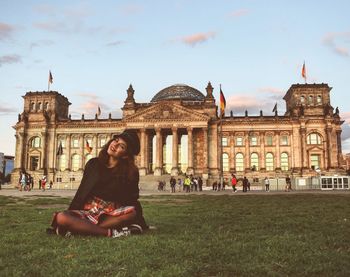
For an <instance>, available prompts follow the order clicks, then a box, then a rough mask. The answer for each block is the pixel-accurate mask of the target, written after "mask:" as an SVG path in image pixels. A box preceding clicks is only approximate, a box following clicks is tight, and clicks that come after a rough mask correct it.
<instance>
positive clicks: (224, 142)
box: [221, 137, 228, 146]
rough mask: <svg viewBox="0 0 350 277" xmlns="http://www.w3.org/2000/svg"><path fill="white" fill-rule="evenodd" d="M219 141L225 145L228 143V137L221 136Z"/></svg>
mask: <svg viewBox="0 0 350 277" xmlns="http://www.w3.org/2000/svg"><path fill="white" fill-rule="evenodd" d="M221 142H222V146H227V145H228V139H227V138H225V137H223V138H222V141H221Z"/></svg>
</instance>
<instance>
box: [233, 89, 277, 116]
mask: <svg viewBox="0 0 350 277" xmlns="http://www.w3.org/2000/svg"><path fill="white" fill-rule="evenodd" d="M275 103H276V101H266V100H262V99H261V98H258V97H256V96H250V95H247V94H236V95H233V96H229V97H227V98H226V114H229V112H230V111H231V110H232V111H233V113H234V114H236V115H237V114H240V115H242V114H244V112H245V111H246V110H247V111H248V114H250V115H253V114H255V115H257V114H259V112H260V110H262V111H263V112H264V114H265V115H268V114H272V112H271V111H272V109H273V106H274V105H275ZM281 108H282V105H281V104H280V103H278V111H280V110H281Z"/></svg>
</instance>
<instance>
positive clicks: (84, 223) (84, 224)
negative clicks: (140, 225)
mask: <svg viewBox="0 0 350 277" xmlns="http://www.w3.org/2000/svg"><path fill="white" fill-rule="evenodd" d="M135 216H136V211H133V212H130V213H128V214H125V215H121V216H118V217H115V216H110V215H105V216H104V217H103V218H101V220H100V222H99V223H98V224H93V223H91V222H90V221H89V220H87V219H83V218H80V217H78V215H77V214H76V213H74V212H73V211H63V212H59V213H58V214H57V215H56V223H57V225H58V226H59V227H63V228H64V229H66V230H69V231H71V232H73V233H75V234H80V235H93V236H108V229H110V228H118V227H120V226H121V225H123V223H126V222H128V221H130V220H132V219H134V218H135Z"/></svg>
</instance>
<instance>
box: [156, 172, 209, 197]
mask: <svg viewBox="0 0 350 277" xmlns="http://www.w3.org/2000/svg"><path fill="white" fill-rule="evenodd" d="M169 185H170V189H171V192H172V193H175V192H176V190H177V191H178V192H181V191H183V192H192V191H202V190H203V179H202V178H201V177H195V176H193V175H185V177H184V178H183V179H182V178H178V179H177V180H176V178H175V177H173V176H171V177H170V180H169ZM165 190H166V181H163V180H159V181H158V191H165Z"/></svg>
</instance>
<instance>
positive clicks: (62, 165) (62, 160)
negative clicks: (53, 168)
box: [58, 155, 67, 171]
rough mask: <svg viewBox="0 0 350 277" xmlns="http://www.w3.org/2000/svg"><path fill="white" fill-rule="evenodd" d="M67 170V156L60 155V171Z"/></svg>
mask: <svg viewBox="0 0 350 277" xmlns="http://www.w3.org/2000/svg"><path fill="white" fill-rule="evenodd" d="M66 168H67V160H66V155H60V156H59V158H58V169H59V170H60V171H64V170H65V169H66Z"/></svg>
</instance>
